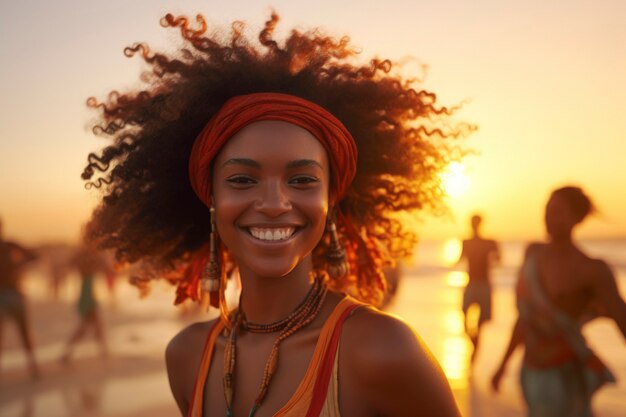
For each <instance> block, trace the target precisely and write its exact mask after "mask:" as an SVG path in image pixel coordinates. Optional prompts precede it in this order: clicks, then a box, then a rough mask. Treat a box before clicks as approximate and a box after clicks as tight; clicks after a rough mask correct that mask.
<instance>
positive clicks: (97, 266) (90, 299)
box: [61, 246, 113, 363]
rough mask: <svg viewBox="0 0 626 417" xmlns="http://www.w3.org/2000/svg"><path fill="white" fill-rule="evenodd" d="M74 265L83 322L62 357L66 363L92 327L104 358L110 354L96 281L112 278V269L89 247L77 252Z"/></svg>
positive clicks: (79, 311) (79, 307)
mask: <svg viewBox="0 0 626 417" xmlns="http://www.w3.org/2000/svg"><path fill="white" fill-rule="evenodd" d="M72 265H73V266H74V267H75V268H76V269H77V270H78V272H79V274H80V277H81V286H80V295H79V297H78V303H77V308H78V313H79V315H80V318H81V321H80V323H79V325H78V327H77V328H76V330H75V331H74V333H73V334H72V336H71V337H70V339H69V341H68V343H67V346H66V349H65V353H64V354H63V356H62V357H61V361H62V362H64V363H68V362H69V361H70V358H71V355H72V353H73V351H74V347H75V345H76V344H77V343H78V342H79V341H80V340H81V339H82V338H83V337H84V335H85V333H86V332H87V330H88V329H89V328H90V327H93V329H94V332H95V336H96V339H97V341H98V343H99V345H100V351H101V354H102V356H106V355H107V354H108V348H107V344H106V340H105V337H104V329H103V324H102V317H101V316H100V311H99V307H98V302H97V300H96V296H95V289H94V279H95V277H96V275H98V274H105V276H110V275H111V274H112V273H113V272H112V268H111V267H110V265H109V264H108V262H107V261H106V259H105V258H104V256H103V255H102V254H100V253H99V252H97V251H96V250H94V249H93V248H90V247H88V246H83V247H82V248H81V249H80V250H79V251H78V252H77V254H76V256H75V258H74V259H73V261H72Z"/></svg>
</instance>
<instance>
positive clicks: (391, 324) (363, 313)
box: [341, 307, 428, 373]
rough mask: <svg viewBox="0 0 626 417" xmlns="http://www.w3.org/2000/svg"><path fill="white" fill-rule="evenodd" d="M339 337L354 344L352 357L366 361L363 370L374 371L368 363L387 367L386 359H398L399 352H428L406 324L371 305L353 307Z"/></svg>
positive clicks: (348, 343)
mask: <svg viewBox="0 0 626 417" xmlns="http://www.w3.org/2000/svg"><path fill="white" fill-rule="evenodd" d="M341 341H342V344H344V346H345V347H346V348H349V347H350V346H352V345H354V347H355V349H354V355H352V357H353V358H354V360H355V361H363V362H362V363H369V364H370V366H368V367H367V368H368V369H363V371H364V372H368V371H370V370H372V371H375V369H373V368H372V366H371V365H374V367H376V366H377V365H380V367H381V368H387V365H390V363H389V362H391V361H401V360H402V359H403V356H413V355H427V354H428V352H427V350H426V348H425V345H423V343H422V342H421V341H420V339H419V338H418V337H417V334H416V333H415V331H414V330H413V329H412V328H411V327H410V326H409V325H408V324H406V323H405V322H404V321H403V320H401V319H400V318H397V317H395V316H392V315H390V314H386V313H383V312H381V311H378V310H376V309H374V308H371V307H363V308H359V309H357V310H356V311H355V313H354V314H353V315H352V317H350V319H349V320H347V321H346V324H345V326H344V330H343V332H342V340H341ZM347 350H349V349H347ZM351 351H352V350H351ZM389 353H393V355H390V354H389ZM374 373H377V372H374Z"/></svg>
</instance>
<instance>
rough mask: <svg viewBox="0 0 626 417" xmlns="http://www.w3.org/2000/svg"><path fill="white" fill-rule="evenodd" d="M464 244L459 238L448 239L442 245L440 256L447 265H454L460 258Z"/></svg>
mask: <svg viewBox="0 0 626 417" xmlns="http://www.w3.org/2000/svg"><path fill="white" fill-rule="evenodd" d="M461 249H462V244H461V241H460V240H458V239H448V240H446V241H445V242H444V243H443V245H442V246H441V252H440V253H439V258H440V259H441V260H442V261H443V262H444V264H445V265H446V266H453V265H454V264H456V263H457V262H458V260H459V256H461Z"/></svg>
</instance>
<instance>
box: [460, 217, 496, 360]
mask: <svg viewBox="0 0 626 417" xmlns="http://www.w3.org/2000/svg"><path fill="white" fill-rule="evenodd" d="M481 223H482V217H480V216H479V215H474V216H472V219H471V225H472V237H471V238H470V239H467V240H464V241H463V250H462V251H461V256H460V257H459V261H458V262H459V263H460V262H461V261H463V260H464V259H465V260H467V270H468V275H469V281H468V283H467V287H465V292H464V293H463V314H464V316H465V317H464V325H465V332H466V333H467V335H468V336H469V338H470V340H471V341H472V345H474V350H473V352H472V363H473V362H474V360H475V359H476V352H477V351H478V342H479V340H480V339H479V338H480V330H481V327H482V325H483V324H484V323H485V322H487V321H489V320H490V319H491V281H490V277H489V271H490V266H491V262H492V261H496V262H499V261H500V249H499V247H498V243H497V242H496V241H495V240H489V239H484V238H483V237H482V236H481V235H480V224H481ZM473 305H476V306H478V308H479V309H480V313H479V316H478V322H477V323H470V320H469V318H470V315H469V314H468V311H469V309H470V307H471V306H473Z"/></svg>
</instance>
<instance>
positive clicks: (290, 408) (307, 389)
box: [187, 296, 363, 417]
mask: <svg viewBox="0 0 626 417" xmlns="http://www.w3.org/2000/svg"><path fill="white" fill-rule="evenodd" d="M362 305H363V304H362V303H361V302H359V301H357V300H355V299H354V298H352V297H349V296H346V297H344V298H343V299H342V300H341V301H340V302H339V303H338V304H337V306H336V307H335V309H334V310H333V312H332V313H331V315H330V316H329V317H328V319H327V320H326V323H324V326H323V327H322V329H321V331H320V335H319V338H318V340H317V344H316V346H315V351H314V352H313V357H312V358H311V361H310V363H309V367H308V368H307V370H306V373H305V374H304V378H302V381H301V382H300V385H299V386H298V388H297V389H296V392H295V393H294V394H293V395H292V397H291V398H290V399H289V401H287V403H286V404H285V405H284V406H283V407H282V408H281V409H280V410H279V411H278V412H277V413H276V414H274V417H292V416H307V417H313V416H315V417H317V416H318V415H319V413H320V410H321V409H322V406H323V405H324V401H325V400H326V394H327V391H328V385H329V381H330V378H331V376H332V371H333V365H334V363H335V356H336V354H337V346H338V345H339V338H340V336H341V328H342V326H343V323H344V321H345V320H346V318H347V317H348V316H349V315H350V314H351V313H352V311H354V310H355V309H356V308H358V307H360V306H362ZM223 329H224V323H223V322H221V321H220V320H218V321H216V323H215V324H214V325H213V327H212V328H211V330H210V331H209V334H208V335H207V341H206V343H205V347H204V354H203V356H202V360H201V362H200V367H199V370H198V376H197V378H196V383H195V386H194V390H193V393H192V398H191V403H190V405H189V412H188V414H187V416H188V417H202V410H203V402H204V388H205V385H206V379H207V375H208V373H209V368H210V366H211V358H212V356H213V348H214V346H215V340H216V339H217V336H218V335H219V334H220V333H221V332H222V330H223Z"/></svg>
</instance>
